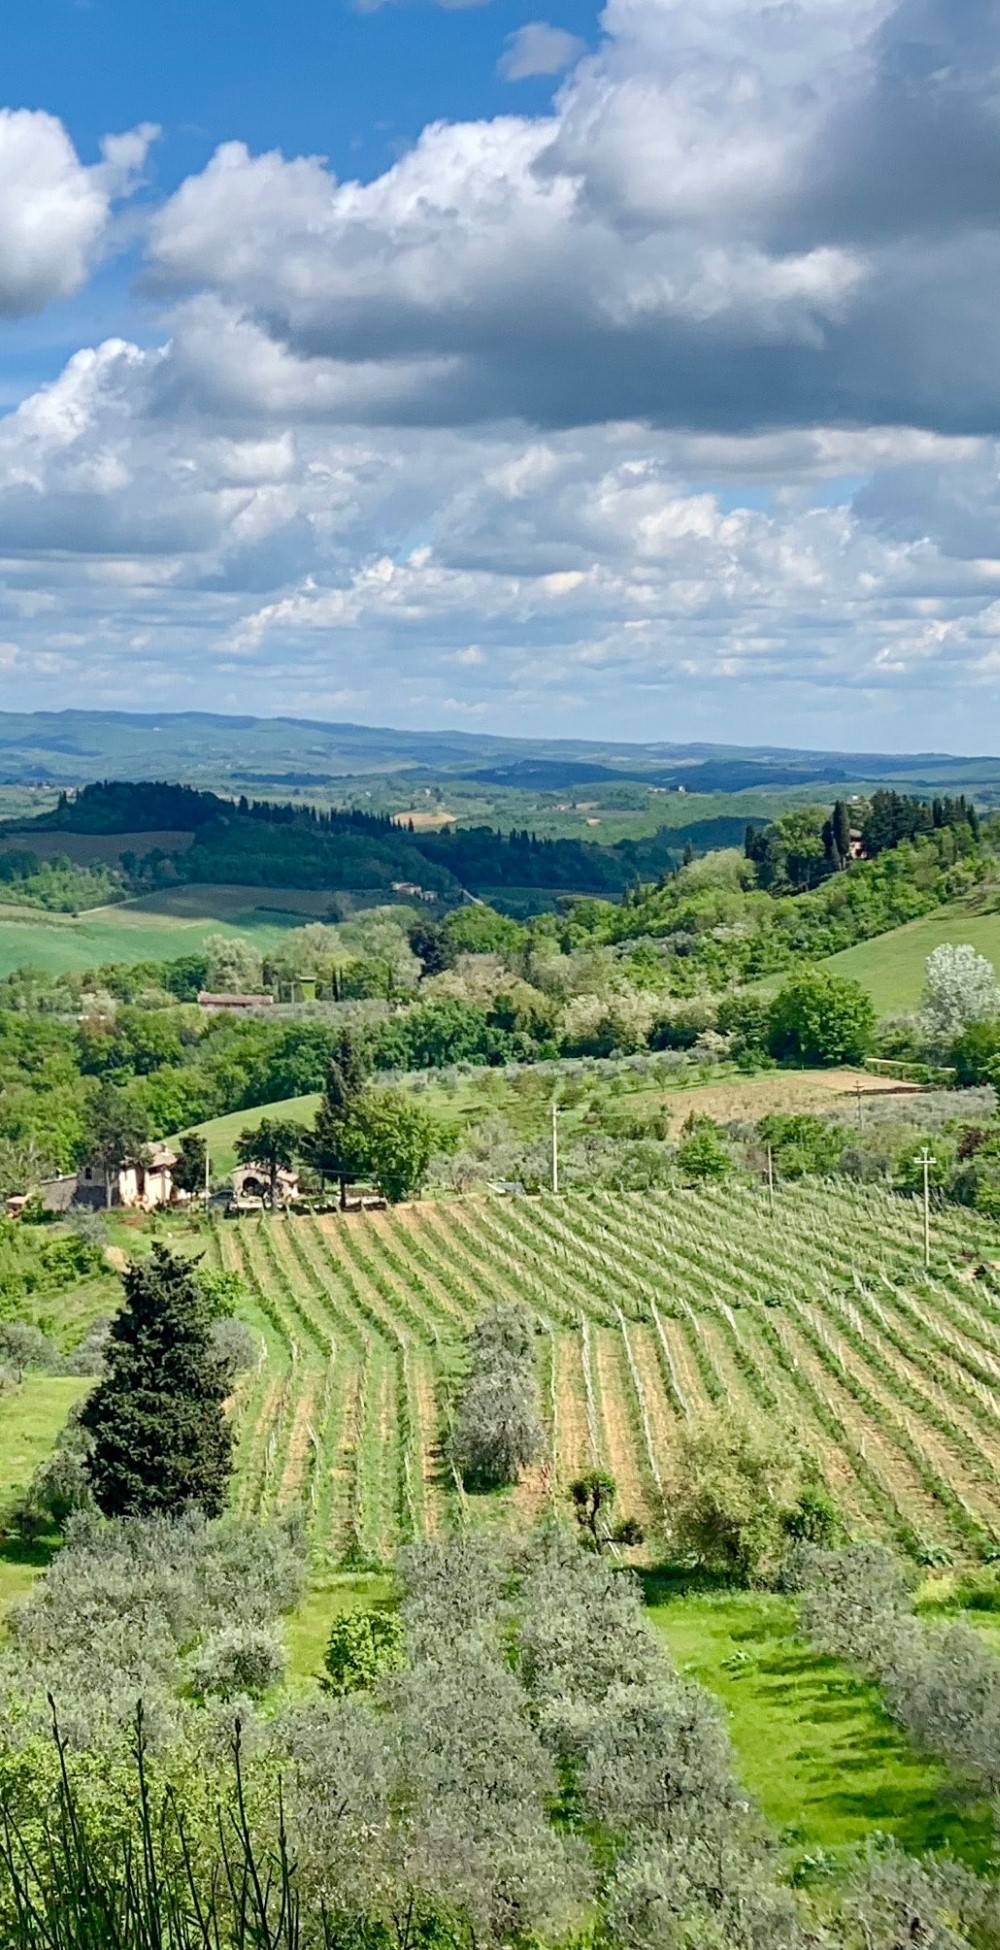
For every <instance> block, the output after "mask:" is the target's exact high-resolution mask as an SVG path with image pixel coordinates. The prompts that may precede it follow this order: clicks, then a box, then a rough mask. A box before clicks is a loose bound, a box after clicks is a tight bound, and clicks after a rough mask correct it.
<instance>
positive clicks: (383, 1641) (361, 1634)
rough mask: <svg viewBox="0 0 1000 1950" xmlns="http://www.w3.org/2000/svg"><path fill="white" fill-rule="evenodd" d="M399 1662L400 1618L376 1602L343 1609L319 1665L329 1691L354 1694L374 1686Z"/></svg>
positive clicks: (401, 1660)
mask: <svg viewBox="0 0 1000 1950" xmlns="http://www.w3.org/2000/svg"><path fill="white" fill-rule="evenodd" d="M402 1662H403V1621H402V1619H401V1618H400V1616H399V1613H398V1612H395V1611H389V1610H387V1608H386V1607H385V1606H384V1605H377V1606H375V1607H374V1608H373V1609H372V1610H371V1611H347V1612H344V1614H343V1616H342V1617H340V1618H338V1619H337V1620H336V1622H335V1624H334V1627H333V1630H332V1632H331V1633H330V1637H329V1641H328V1643H327V1648H326V1652H325V1654H324V1657H323V1664H324V1665H325V1667H326V1672H327V1677H326V1680H325V1682H324V1684H325V1685H326V1686H327V1688H328V1690H329V1691H330V1692H331V1693H337V1694H344V1693H356V1692H361V1691H364V1690H367V1689H368V1688H369V1687H371V1686H374V1685H375V1684H376V1682H377V1681H378V1680H379V1679H382V1678H383V1677H384V1676H385V1674H386V1673H389V1672H395V1671H396V1669H397V1668H398V1667H399V1666H400V1665H402Z"/></svg>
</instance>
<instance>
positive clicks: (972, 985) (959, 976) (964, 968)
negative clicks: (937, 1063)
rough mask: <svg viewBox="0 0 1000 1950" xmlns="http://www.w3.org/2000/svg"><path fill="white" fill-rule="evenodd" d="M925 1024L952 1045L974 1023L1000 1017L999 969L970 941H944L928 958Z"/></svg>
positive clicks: (925, 987)
mask: <svg viewBox="0 0 1000 1950" xmlns="http://www.w3.org/2000/svg"><path fill="white" fill-rule="evenodd" d="M921 1006H922V1011H923V1017H924V1021H925V1023H926V1024H927V1027H928V1029H929V1031H930V1033H931V1035H932V1036H935V1037H937V1038H939V1039H940V1041H941V1042H952V1041H954V1039H955V1037H956V1036H960V1035H961V1034H962V1031H963V1029H967V1028H968V1027H969V1024H970V1023H973V1022H988V1021H989V1020H990V1019H991V1018H993V1017H996V1016H1000V987H998V985H997V977H996V970H995V968H994V966H993V963H992V962H991V961H987V959H986V956H985V955H977V953H976V950H975V949H974V948H973V947H971V946H970V944H969V943H968V942H963V943H960V944H959V945H956V944H955V943H954V942H951V941H943V942H942V943H941V946H940V948H935V950H934V952H933V954H931V955H928V957H927V978H926V981H925V984H924V993H923V1001H922V1005H921Z"/></svg>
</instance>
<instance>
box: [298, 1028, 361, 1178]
mask: <svg viewBox="0 0 1000 1950" xmlns="http://www.w3.org/2000/svg"><path fill="white" fill-rule="evenodd" d="M364 1088H365V1069H364V1064H363V1063H362V1060H361V1055H360V1051H359V1048H358V1045H357V1042H356V1041H355V1039H354V1038H353V1037H352V1036H351V1035H350V1034H349V1033H348V1032H347V1031H346V1030H345V1032H344V1033H343V1035H342V1036H341V1038H340V1042H339V1044H338V1047H337V1052H336V1055H335V1056H334V1057H333V1059H332V1061H331V1063H330V1066H329V1068H328V1070H327V1073H326V1082H325V1085H324V1089H323V1097H322V1101H321V1103H320V1106H319V1109H318V1110H317V1112H316V1119H315V1122H314V1124H313V1127H312V1130H311V1132H310V1133H309V1135H308V1137H307V1138H306V1140H305V1141H304V1144H303V1155H304V1156H305V1157H306V1158H307V1159H308V1162H309V1163H310V1164H311V1165H312V1167H313V1169H314V1170H315V1171H318V1172H319V1173H320V1175H321V1176H322V1177H324V1178H339V1179H340V1182H341V1193H342V1197H343V1195H345V1194H346V1189H347V1182H348V1180H349V1178H350V1177H351V1174H352V1171H353V1168H354V1165H355V1153H354V1151H352V1149H351V1146H350V1143H349V1142H348V1140H347V1137H346V1135H345V1134H346V1132H347V1128H348V1125H349V1123H350V1120H351V1117H352V1114H353V1112H354V1111H355V1109H356V1108H357V1106H358V1104H359V1103H360V1102H361V1099H362V1096H363V1094H364Z"/></svg>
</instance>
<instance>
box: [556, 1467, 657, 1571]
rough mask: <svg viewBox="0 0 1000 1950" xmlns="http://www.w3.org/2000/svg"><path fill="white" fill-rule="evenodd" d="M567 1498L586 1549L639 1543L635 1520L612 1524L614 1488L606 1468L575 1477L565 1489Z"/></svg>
mask: <svg viewBox="0 0 1000 1950" xmlns="http://www.w3.org/2000/svg"><path fill="white" fill-rule="evenodd" d="M569 1497H570V1502H571V1503H572V1505H573V1515H574V1516H575V1518H576V1521H577V1523H578V1525H579V1528H580V1534H581V1537H582V1538H583V1540H584V1542H585V1543H586V1544H587V1546H588V1548H589V1549H590V1550H594V1551H597V1552H601V1551H605V1550H607V1549H608V1547H609V1545H611V1544H620V1545H623V1546H624V1547H626V1548H628V1547H630V1546H633V1545H638V1544H641V1543H642V1541H643V1532H642V1525H641V1524H640V1523H639V1522H638V1521H637V1519H636V1518H635V1517H623V1518H621V1519H620V1521H619V1522H618V1523H617V1524H615V1523H613V1522H612V1517H611V1512H612V1509H613V1508H614V1505H615V1503H616V1502H617V1500H618V1485H617V1483H616V1482H615V1479H614V1477H613V1476H611V1475H609V1473H608V1471H607V1470H606V1469H588V1470H587V1471H586V1472H585V1473H584V1475H582V1476H578V1477H577V1478H576V1480H575V1481H574V1482H572V1483H571V1484H570V1486H569Z"/></svg>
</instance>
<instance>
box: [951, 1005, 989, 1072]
mask: <svg viewBox="0 0 1000 1950" xmlns="http://www.w3.org/2000/svg"><path fill="white" fill-rule="evenodd" d="M951 1060H952V1062H953V1064H954V1066H955V1081H956V1082H957V1083H959V1084H961V1085H962V1086H963V1087H967V1086H969V1085H971V1084H976V1083H992V1084H997V1083H998V1082H1000V1017H993V1018H991V1019H989V1020H987V1021H984V1022H970V1023H969V1025H968V1027H967V1028H966V1029H963V1031H962V1034H961V1035H960V1036H959V1038H958V1040H957V1042H955V1043H954V1045H953V1046H952V1053H951Z"/></svg>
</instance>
